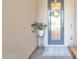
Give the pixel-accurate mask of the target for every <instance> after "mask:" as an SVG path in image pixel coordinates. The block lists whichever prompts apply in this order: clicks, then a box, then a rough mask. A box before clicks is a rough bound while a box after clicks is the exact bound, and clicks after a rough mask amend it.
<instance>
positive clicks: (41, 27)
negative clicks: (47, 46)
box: [31, 22, 48, 30]
mask: <svg viewBox="0 0 79 59" xmlns="http://www.w3.org/2000/svg"><path fill="white" fill-rule="evenodd" d="M47 26H48V25H47V24H44V23H38V22H35V23H34V24H32V25H31V27H32V28H33V29H35V30H44V29H45V28H46V27H47Z"/></svg>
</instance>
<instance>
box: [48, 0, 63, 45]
mask: <svg viewBox="0 0 79 59" xmlns="http://www.w3.org/2000/svg"><path fill="white" fill-rule="evenodd" d="M63 44H64V0H48V45H63Z"/></svg>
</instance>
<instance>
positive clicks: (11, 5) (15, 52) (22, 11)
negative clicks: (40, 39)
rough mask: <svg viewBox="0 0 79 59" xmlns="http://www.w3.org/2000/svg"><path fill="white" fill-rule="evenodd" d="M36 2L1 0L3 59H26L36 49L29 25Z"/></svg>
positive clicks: (34, 14)
mask: <svg viewBox="0 0 79 59" xmlns="http://www.w3.org/2000/svg"><path fill="white" fill-rule="evenodd" d="M36 4H37V3H36V0H3V20H2V21H3V22H2V23H3V33H2V35H3V39H2V40H3V47H2V48H3V59H28V57H29V56H30V54H31V53H32V52H33V50H34V49H35V48H36V47H37V39H36V35H35V34H34V33H32V28H31V26H30V25H31V24H32V23H33V22H34V21H35V20H36V12H37V10H36V9H37V8H36Z"/></svg>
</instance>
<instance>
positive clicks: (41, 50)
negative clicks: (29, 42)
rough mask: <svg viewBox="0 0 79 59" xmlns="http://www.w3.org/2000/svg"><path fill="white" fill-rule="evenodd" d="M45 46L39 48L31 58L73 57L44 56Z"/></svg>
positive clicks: (64, 58) (54, 58) (65, 57)
mask: <svg viewBox="0 0 79 59" xmlns="http://www.w3.org/2000/svg"><path fill="white" fill-rule="evenodd" d="M44 50H45V48H37V49H36V51H35V52H34V53H33V55H32V56H31V57H30V58H29V59H73V58H72V57H71V58H69V57H67V56H62V57H60V56H43V53H44Z"/></svg>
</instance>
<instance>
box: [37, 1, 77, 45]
mask: <svg viewBox="0 0 79 59" xmlns="http://www.w3.org/2000/svg"><path fill="white" fill-rule="evenodd" d="M74 1H75V0H64V28H65V33H64V40H65V44H64V45H66V46H71V45H73V44H74V41H75V43H76V29H74V28H76V25H75V24H76V17H75V14H74V13H75V12H76V10H75V2H74ZM47 9H48V0H38V21H40V22H44V23H46V24H48V22H47V21H48V18H47V16H48V15H47V12H48V11H47ZM74 21H75V22H74ZM71 24H72V27H71ZM47 30H48V29H47ZM47 30H46V32H47V33H46V34H45V46H47V45H48V31H47ZM74 33H75V34H74ZM71 37H72V40H71Z"/></svg>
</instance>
